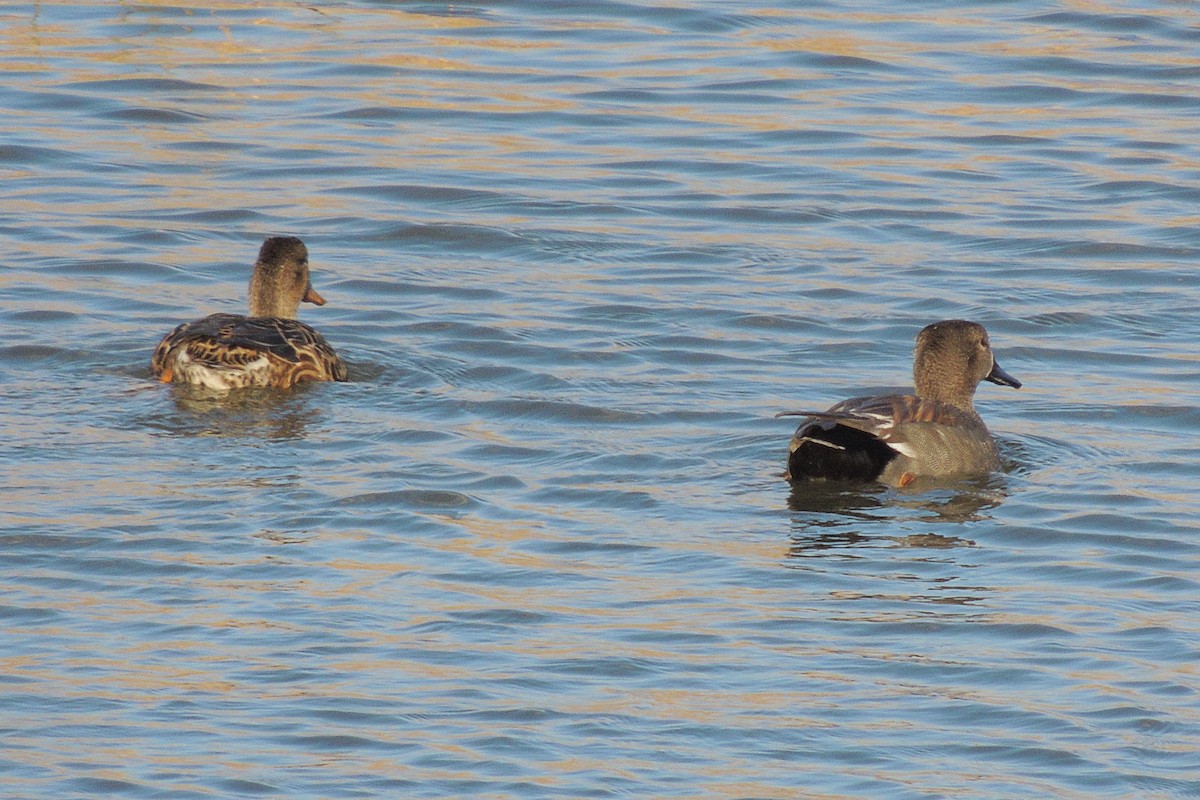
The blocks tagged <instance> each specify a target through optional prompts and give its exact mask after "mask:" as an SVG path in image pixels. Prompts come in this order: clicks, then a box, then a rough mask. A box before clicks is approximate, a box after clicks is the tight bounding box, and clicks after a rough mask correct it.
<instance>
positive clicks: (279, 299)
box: [150, 237, 347, 390]
mask: <svg viewBox="0 0 1200 800" xmlns="http://www.w3.org/2000/svg"><path fill="white" fill-rule="evenodd" d="M301 301H306V302H311V303H315V304H316V305H324V303H325V299H324V298H323V297H321V296H320V295H319V294H317V292H316V291H314V290H313V288H312V284H311V283H310V281H309V273H308V250H307V248H306V247H305V246H304V243H303V242H301V241H300V240H299V239H296V238H294V237H273V238H270V239H267V240H266V241H265V242H263V246H262V248H261V249H260V251H259V258H258V261H257V262H256V263H255V265H254V273H253V275H252V276H251V281H250V313H251V316H242V315H239V314H211V315H209V316H207V317H204V318H203V319H199V320H196V321H194V322H185V323H184V324H182V325H180V326H179V327H177V328H175V330H173V331H172V332H171V333H169V334H167V335H166V337H164V338H163V340H162V341H161V342H159V344H158V347H157V348H155V350H154V356H153V357H152V358H151V360H150V369H151V372H152V373H153V374H154V376H155V377H157V378H158V379H159V380H161V381H164V382H176V383H190V384H196V385H200V386H206V387H208V388H210V389H218V390H228V389H239V388H245V387H251V386H271V387H276V388H287V387H289V386H293V385H295V384H297V383H299V382H301V381H344V380H346V378H347V375H346V366H345V364H343V363H342V360H341V359H340V358H338V356H337V353H335V352H334V350H333V348H332V347H330V346H329V344H328V343H327V342H326V341H325V339H324V337H322V336H321V334H319V333H317V332H316V331H315V330H313V329H312V328H311V327H309V326H308V325H305V324H304V323H303V322H299V321H297V320H296V319H295V316H296V309H297V308H298V307H299V304H300V302H301Z"/></svg>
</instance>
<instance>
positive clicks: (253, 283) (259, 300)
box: [250, 272, 299, 319]
mask: <svg viewBox="0 0 1200 800" xmlns="http://www.w3.org/2000/svg"><path fill="white" fill-rule="evenodd" d="M298 306H299V303H291V304H290V306H289V304H288V302H287V301H286V300H284V298H282V297H280V295H279V292H277V291H275V288H274V287H273V286H271V284H270V283H268V282H267V281H266V280H264V279H263V276H262V275H260V274H259V273H258V272H255V273H254V275H252V276H251V277H250V316H252V317H283V318H284V319H295V318H296V309H297V307H298Z"/></svg>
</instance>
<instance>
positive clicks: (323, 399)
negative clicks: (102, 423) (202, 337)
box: [145, 383, 329, 441]
mask: <svg viewBox="0 0 1200 800" xmlns="http://www.w3.org/2000/svg"><path fill="white" fill-rule="evenodd" d="M323 389H324V387H322V386H319V385H316V384H302V385H300V386H298V387H296V388H295V390H293V391H289V390H281V389H265V388H254V389H242V390H238V391H233V392H219V391H214V390H212V389H207V388H205V387H203V386H193V385H190V384H179V383H172V384H167V385H165V386H163V387H162V392H163V393H164V395H169V402H170V405H171V408H173V409H174V413H171V414H161V413H157V414H154V415H150V416H148V418H147V419H146V420H145V423H146V426H147V427H148V428H150V429H152V430H158V431H160V432H161V433H164V434H167V435H171V436H185V437H187V436H223V437H230V438H235V439H236V438H247V439H265V440H280V441H283V440H289V439H303V438H305V437H306V436H307V435H308V433H309V431H310V429H311V428H313V427H314V426H318V425H319V424H320V423H321V422H322V420H323V412H322V405H323V404H324V403H327V402H329V397H328V396H327V395H323V394H321V392H322V390H323Z"/></svg>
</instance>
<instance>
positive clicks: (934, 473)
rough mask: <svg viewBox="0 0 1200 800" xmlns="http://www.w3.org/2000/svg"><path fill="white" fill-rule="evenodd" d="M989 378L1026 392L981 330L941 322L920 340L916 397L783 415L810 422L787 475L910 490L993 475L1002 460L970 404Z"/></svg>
mask: <svg viewBox="0 0 1200 800" xmlns="http://www.w3.org/2000/svg"><path fill="white" fill-rule="evenodd" d="M984 380H986V381H991V382H992V383H998V384H1001V385H1004V386H1011V387H1013V388H1014V389H1019V388H1021V382H1020V381H1018V380H1017V379H1016V378H1014V377H1012V376H1011V375H1009V374H1008V373H1007V372H1005V371H1004V370H1003V369H1001V368H1000V365H999V364H997V363H996V359H995V357H994V356H993V355H992V348H991V345H990V343H989V342H988V334H987V331H986V330H984V328H983V326H982V325H979V324H978V323H975V322H967V321H966V320H961V319H951V320H945V321H943V322H935V323H933V324H932V325H929V326H927V327H925V328H924V329H923V330H922V331H921V332H920V334H918V335H917V348H916V357H915V359H914V361H913V381H914V383H915V386H916V394H915V395H914V394H890V395H882V396H879V397H853V398H851V399H849V400H843V401H842V402H840V403H838V404H837V405H835V406H833V407H832V408H830V409H829V410H828V411H819V412H818V411H786V412H783V413H781V414H777V415H776V416H778V417H782V416H803V417H807V418H808V419H805V420H804V421H803V422H801V423H800V427H799V428H798V429H797V430H796V434H795V435H794V436H793V437H792V442H791V446H790V449H789V455H788V470H787V472H786V473H785V475H784V477H786V478H787V479H788V480H791V481H805V480H811V479H815V478H827V479H832V480H855V481H879V482H881V483H886V484H890V485H892V486H907V485H908V484H909V483H911V482H912V481H913V480H914V479H916V478H918V477H921V476H927V477H933V478H955V477H970V476H977V475H984V474H986V473H988V472H991V471H992V470H995V469H997V468H998V467H999V466H1000V456H999V453H998V452H997V450H996V443H995V442H994V441H993V440H992V435H991V434H990V433H989V432H988V429H987V426H986V425H984V424H983V420H982V419H980V418H979V414H978V413H976V411H975V406H974V405H973V404H972V402H971V398H972V397H973V396H974V395H975V388H976V386H978V385H979V382H980V381H984Z"/></svg>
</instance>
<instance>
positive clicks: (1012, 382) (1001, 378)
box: [984, 361, 1021, 389]
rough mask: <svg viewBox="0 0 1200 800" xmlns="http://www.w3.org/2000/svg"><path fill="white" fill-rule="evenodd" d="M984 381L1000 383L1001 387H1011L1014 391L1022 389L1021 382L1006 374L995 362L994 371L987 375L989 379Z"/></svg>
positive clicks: (993, 363) (993, 362)
mask: <svg viewBox="0 0 1200 800" xmlns="http://www.w3.org/2000/svg"><path fill="white" fill-rule="evenodd" d="M984 380H985V381H991V382H992V383H998V384H1000V385H1001V386H1011V387H1012V388H1014V389H1020V388H1021V382H1020V381H1019V380H1017V379H1016V378H1014V377H1013V376H1012V375H1009V374H1008V373H1007V372H1005V371H1004V369H1003V368H1002V367H1001V366H1000V365H999V364H998V363H996V362H995V361H992V371H991V372H989V373H988V374H987V377H986V378H984Z"/></svg>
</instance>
